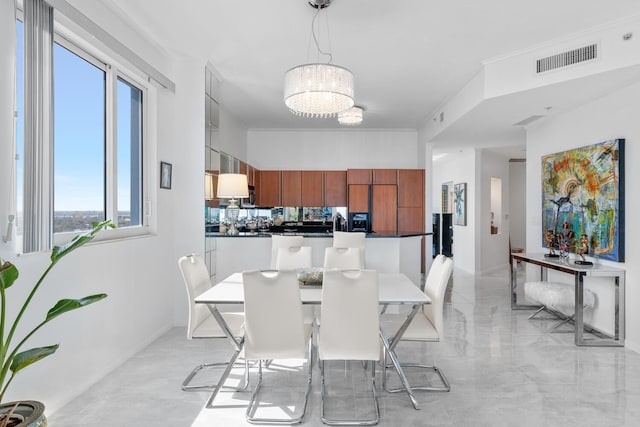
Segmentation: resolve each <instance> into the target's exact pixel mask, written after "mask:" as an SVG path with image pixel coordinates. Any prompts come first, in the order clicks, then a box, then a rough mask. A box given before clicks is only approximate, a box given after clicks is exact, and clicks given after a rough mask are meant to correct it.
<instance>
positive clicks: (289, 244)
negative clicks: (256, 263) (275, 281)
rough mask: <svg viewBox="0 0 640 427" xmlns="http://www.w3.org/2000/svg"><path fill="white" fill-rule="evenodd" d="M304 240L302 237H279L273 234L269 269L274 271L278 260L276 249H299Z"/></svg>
mask: <svg viewBox="0 0 640 427" xmlns="http://www.w3.org/2000/svg"><path fill="white" fill-rule="evenodd" d="M303 241H304V238H303V237H302V236H280V235H277V234H274V235H272V236H271V264H270V266H269V268H271V269H272V270H275V268H276V262H277V259H278V249H280V248H299V247H300V246H302V244H303Z"/></svg>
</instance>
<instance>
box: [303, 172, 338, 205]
mask: <svg viewBox="0 0 640 427" xmlns="http://www.w3.org/2000/svg"><path fill="white" fill-rule="evenodd" d="M322 175H323V173H322V171H302V172H301V194H300V200H301V205H300V206H317V207H321V206H331V205H325V204H324V197H323V191H322Z"/></svg>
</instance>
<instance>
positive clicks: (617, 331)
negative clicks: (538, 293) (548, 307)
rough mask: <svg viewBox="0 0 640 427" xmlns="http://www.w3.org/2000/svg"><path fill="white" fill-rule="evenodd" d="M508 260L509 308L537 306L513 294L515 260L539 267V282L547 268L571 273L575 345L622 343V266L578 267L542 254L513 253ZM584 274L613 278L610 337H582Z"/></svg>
mask: <svg viewBox="0 0 640 427" xmlns="http://www.w3.org/2000/svg"><path fill="white" fill-rule="evenodd" d="M511 260H512V262H511V264H512V265H511V308H512V309H513V310H523V309H532V308H539V306H535V305H527V304H519V303H518V301H517V295H516V289H517V287H518V279H517V264H518V263H517V262H515V261H520V262H526V263H529V264H534V265H538V266H540V280H542V281H546V280H547V272H548V270H555V271H560V272H563V273H567V274H571V275H573V277H574V281H575V307H576V312H575V344H576V345H579V346H610V347H622V346H624V288H625V270H624V269H622V268H615V267H608V266H605V265H593V266H581V265H576V264H573V262H571V261H570V262H565V261H561V260H559V259H558V258H546V257H545V256H544V254H526V253H512V254H511ZM585 277H610V278H613V279H614V281H615V327H614V335H613V336H612V337H598V338H593V339H591V338H589V339H585V338H584V312H583V300H584V278H585Z"/></svg>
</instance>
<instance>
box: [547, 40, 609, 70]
mask: <svg viewBox="0 0 640 427" xmlns="http://www.w3.org/2000/svg"><path fill="white" fill-rule="evenodd" d="M597 57H598V45H597V44H590V45H589V46H584V47H581V48H578V49H573V50H569V51H567V52H563V53H559V54H557V55H552V56H547V57H546V58H541V59H538V60H537V61H536V73H538V74H539V73H544V72H545V71H550V70H555V69H557V68H562V67H567V66H569V65H573V64H579V63H580V62H585V61H591V60H593V59H596V58H597Z"/></svg>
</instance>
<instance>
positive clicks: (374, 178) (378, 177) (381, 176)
mask: <svg viewBox="0 0 640 427" xmlns="http://www.w3.org/2000/svg"><path fill="white" fill-rule="evenodd" d="M371 183H372V184H389V185H396V184H397V183H398V169H373V170H372V171H371Z"/></svg>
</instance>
